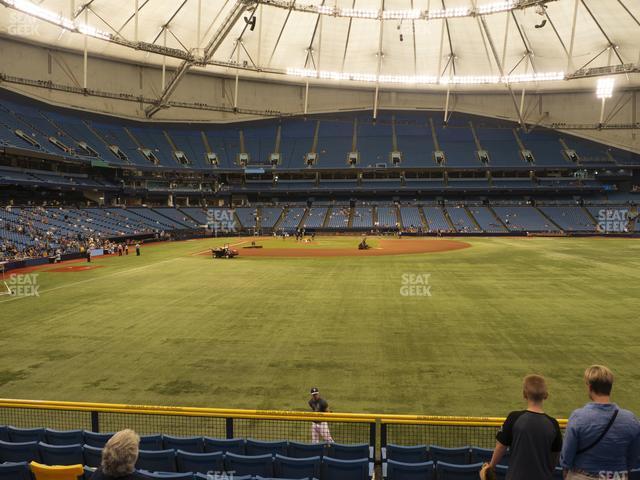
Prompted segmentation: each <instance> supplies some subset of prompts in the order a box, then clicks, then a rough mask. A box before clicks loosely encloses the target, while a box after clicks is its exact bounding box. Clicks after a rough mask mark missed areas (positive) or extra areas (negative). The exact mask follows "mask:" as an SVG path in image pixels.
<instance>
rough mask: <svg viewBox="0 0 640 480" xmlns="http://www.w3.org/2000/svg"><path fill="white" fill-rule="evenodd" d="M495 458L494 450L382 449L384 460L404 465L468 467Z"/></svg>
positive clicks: (507, 460) (393, 447)
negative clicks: (434, 464)
mask: <svg viewBox="0 0 640 480" xmlns="http://www.w3.org/2000/svg"><path fill="white" fill-rule="evenodd" d="M492 456H493V450H492V449H489V448H478V447H468V446H467V447H459V448H446V447H439V446H437V445H430V446H427V445H410V446H403V445H395V444H391V443H390V444H388V445H387V446H386V447H384V448H383V449H382V459H383V461H384V460H393V461H396V462H402V463H424V462H429V461H433V462H435V463H437V462H444V463H451V464H455V465H467V464H474V463H482V462H489V461H490V460H491V457H492ZM508 462H509V455H508V454H507V455H505V456H504V457H503V458H502V461H501V463H502V464H504V465H506V464H508Z"/></svg>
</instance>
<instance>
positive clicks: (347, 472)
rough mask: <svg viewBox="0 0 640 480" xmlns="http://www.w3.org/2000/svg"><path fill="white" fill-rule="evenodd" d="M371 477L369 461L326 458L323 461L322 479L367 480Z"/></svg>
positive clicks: (364, 459)
mask: <svg viewBox="0 0 640 480" xmlns="http://www.w3.org/2000/svg"><path fill="white" fill-rule="evenodd" d="M369 477H371V474H370V468H369V460H367V459H366V458H362V459H360V460H340V459H338V458H329V457H325V458H324V459H323V460H322V478H324V479H331V480H367V479H368V478H369Z"/></svg>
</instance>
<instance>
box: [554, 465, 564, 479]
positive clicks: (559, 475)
mask: <svg viewBox="0 0 640 480" xmlns="http://www.w3.org/2000/svg"><path fill="white" fill-rule="evenodd" d="M553 478H554V479H555V480H563V479H564V472H563V470H562V468H560V467H556V469H555V470H554V471H553Z"/></svg>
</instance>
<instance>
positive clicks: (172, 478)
mask: <svg viewBox="0 0 640 480" xmlns="http://www.w3.org/2000/svg"><path fill="white" fill-rule="evenodd" d="M138 474H139V475H140V476H141V477H142V478H157V479H161V480H193V473H191V472H189V473H173V472H149V471H147V470H138Z"/></svg>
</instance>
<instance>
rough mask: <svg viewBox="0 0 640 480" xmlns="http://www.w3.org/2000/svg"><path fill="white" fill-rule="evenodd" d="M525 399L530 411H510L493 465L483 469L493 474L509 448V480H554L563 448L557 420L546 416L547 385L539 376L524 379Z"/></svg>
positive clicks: (482, 473) (500, 434)
mask: <svg viewBox="0 0 640 480" xmlns="http://www.w3.org/2000/svg"><path fill="white" fill-rule="evenodd" d="M522 390H523V392H522V393H523V396H524V398H525V400H526V401H527V409H526V410H519V411H515V412H511V413H510V414H509V416H508V417H507V420H506V421H505V422H504V424H503V425H502V429H500V431H499V432H498V434H497V435H496V439H497V442H496V448H495V450H494V451H493V457H492V459H491V462H490V463H487V464H485V465H484V466H483V467H482V470H481V477H482V478H485V476H486V474H487V470H491V471H493V469H494V468H495V466H496V465H498V464H499V463H500V460H502V457H503V456H504V455H505V453H506V451H507V448H510V453H511V455H510V457H509V471H508V473H507V477H506V480H551V479H552V478H553V472H554V470H555V467H556V465H557V463H558V457H559V455H560V450H561V449H562V434H561V432H560V425H559V424H558V421H557V420H556V419H555V418H553V417H550V416H549V415H547V414H546V413H544V410H543V403H544V401H545V400H546V399H547V397H548V396H549V393H548V391H547V383H546V381H545V379H544V377H542V376H540V375H527V376H526V377H524V383H523V388H522Z"/></svg>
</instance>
